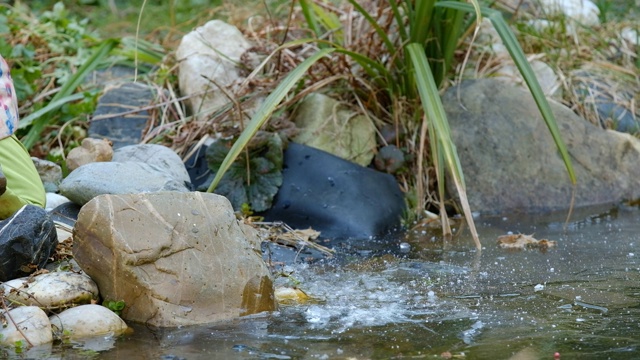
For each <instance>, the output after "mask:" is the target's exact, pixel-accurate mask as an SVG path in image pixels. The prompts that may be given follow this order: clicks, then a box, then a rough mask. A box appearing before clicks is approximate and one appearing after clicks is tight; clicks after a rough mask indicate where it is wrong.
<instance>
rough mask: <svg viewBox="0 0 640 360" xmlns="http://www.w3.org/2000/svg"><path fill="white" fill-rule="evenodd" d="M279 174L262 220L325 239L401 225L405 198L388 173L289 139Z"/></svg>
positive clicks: (364, 234) (366, 235)
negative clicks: (277, 185) (278, 183)
mask: <svg viewBox="0 0 640 360" xmlns="http://www.w3.org/2000/svg"><path fill="white" fill-rule="evenodd" d="M283 175H284V179H283V183H282V186H281V187H280V190H279V192H278V194H277V195H276V197H275V199H274V204H273V206H272V208H271V209H269V210H267V211H266V212H264V213H263V214H262V215H263V216H264V217H265V220H266V221H283V222H285V223H286V224H288V225H289V226H291V227H293V228H298V229H305V228H308V227H312V228H313V229H315V230H318V231H320V232H321V237H323V238H328V239H347V238H358V239H365V238H370V237H381V236H384V235H387V234H389V233H391V232H393V231H395V230H399V228H400V226H401V224H400V220H401V217H402V214H403V212H404V210H405V203H404V198H403V194H402V192H401V191H400V187H399V186H398V184H397V182H396V180H395V178H394V177H393V176H391V175H389V174H384V173H381V172H378V171H375V170H373V169H369V168H365V167H362V166H360V165H357V164H354V163H352V162H349V161H346V160H343V159H341V158H339V157H336V156H334V155H331V154H329V153H326V152H324V151H321V150H317V149H314V148H311V147H308V146H304V145H300V144H296V143H290V144H289V147H288V148H287V150H286V151H285V153H284V170H283Z"/></svg>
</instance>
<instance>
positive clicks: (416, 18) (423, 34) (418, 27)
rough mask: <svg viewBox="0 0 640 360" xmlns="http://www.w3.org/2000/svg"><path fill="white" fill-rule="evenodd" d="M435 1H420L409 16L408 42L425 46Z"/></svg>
mask: <svg viewBox="0 0 640 360" xmlns="http://www.w3.org/2000/svg"><path fill="white" fill-rule="evenodd" d="M436 2H437V1H436V0H420V1H417V2H416V5H415V9H414V11H412V12H411V13H410V14H409V19H410V20H409V31H410V34H409V42H411V43H418V44H425V43H426V42H427V38H428V37H429V35H430V31H429V30H430V28H431V15H432V14H433V8H434V5H435V3H436Z"/></svg>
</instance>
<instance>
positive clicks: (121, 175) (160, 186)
mask: <svg viewBox="0 0 640 360" xmlns="http://www.w3.org/2000/svg"><path fill="white" fill-rule="evenodd" d="M158 191H183V192H186V191H189V189H188V188H187V186H186V185H185V183H184V181H183V180H182V179H176V178H174V177H173V176H172V175H171V174H169V173H168V172H167V171H166V169H164V168H160V167H158V166H156V165H153V164H147V163H142V162H133V161H128V162H105V163H91V164H87V165H85V166H81V167H79V168H77V169H76V170H74V171H72V172H71V173H70V174H69V175H68V176H67V177H66V178H65V179H64V180H63V181H62V183H60V193H62V195H64V196H66V197H67V198H69V200H71V201H73V202H74V203H76V204H80V205H84V204H85V203H87V202H88V201H89V200H91V199H93V198H94V197H96V196H98V195H102V194H137V193H145V192H158Z"/></svg>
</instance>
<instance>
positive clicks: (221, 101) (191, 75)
mask: <svg viewBox="0 0 640 360" xmlns="http://www.w3.org/2000/svg"><path fill="white" fill-rule="evenodd" d="M250 47H251V44H250V43H249V42H248V41H247V40H246V39H245V38H244V36H243V35H242V33H241V32H240V31H239V30H238V29H237V28H236V27H235V26H233V25H229V24H227V23H225V22H223V21H220V20H213V21H209V22H208V23H206V24H205V25H204V26H201V27H198V28H197V29H195V30H194V31H192V32H190V33H189V34H187V35H185V36H184V37H183V38H182V41H181V42H180V46H178V50H177V51H176V58H177V60H178V62H179V66H180V68H179V70H180V75H179V82H180V92H181V93H182V95H183V96H186V97H187V104H188V105H189V107H190V108H191V111H192V112H193V113H195V114H196V117H197V118H198V119H206V118H208V117H209V116H210V115H211V114H212V113H213V112H215V111H216V110H218V109H219V108H220V107H222V106H224V105H226V104H227V103H229V99H228V98H227V96H226V95H225V94H224V93H223V92H222V91H221V90H220V89H219V88H218V87H219V86H220V87H223V88H226V87H228V86H231V85H232V84H233V83H234V82H236V81H237V80H238V79H239V78H240V77H241V76H240V70H239V69H238V67H237V66H236V64H237V63H239V62H240V57H241V56H242V54H243V53H244V52H245V51H247V50H248V49H249V48H250ZM214 82H215V83H214Z"/></svg>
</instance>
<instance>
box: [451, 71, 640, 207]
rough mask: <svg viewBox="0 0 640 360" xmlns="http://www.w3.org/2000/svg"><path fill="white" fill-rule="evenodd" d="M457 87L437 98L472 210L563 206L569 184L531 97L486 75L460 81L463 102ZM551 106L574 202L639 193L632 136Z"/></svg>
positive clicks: (638, 153) (639, 149) (638, 152)
mask: <svg viewBox="0 0 640 360" xmlns="http://www.w3.org/2000/svg"><path fill="white" fill-rule="evenodd" d="M457 92H458V89H457V88H451V89H450V90H449V91H447V93H446V94H445V95H444V96H443V102H444V107H445V109H447V115H448V118H449V124H450V126H451V133H452V137H453V140H454V142H455V144H456V146H457V150H458V155H459V157H460V162H461V164H462V169H463V171H464V176H465V179H466V185H467V195H468V197H469V203H470V205H471V209H472V211H479V212H485V213H508V212H534V211H547V210H554V209H556V210H562V209H567V208H568V207H569V204H570V203H571V191H572V185H571V182H570V180H569V176H568V174H567V172H566V168H565V165H564V163H563V162H562V159H561V157H560V155H559V154H558V152H557V150H556V146H555V143H554V142H553V140H552V138H551V135H550V134H549V131H548V130H547V127H546V125H545V123H544V121H543V120H542V117H541V115H540V113H539V111H538V109H537V107H536V105H535V103H534V101H533V98H532V97H531V95H530V94H529V93H528V92H526V91H523V90H520V89H516V88H513V87H509V86H505V85H504V84H503V83H501V82H499V81H495V80H490V79H484V80H478V81H467V82H464V83H463V84H462V87H461V88H460V92H459V94H460V101H461V102H462V104H460V103H459V101H458V95H457ZM461 105H464V107H465V108H466V109H467V110H465V109H463V108H462V106H461ZM551 108H552V111H553V113H554V115H555V117H556V120H557V122H558V127H559V129H560V132H561V135H562V137H563V138H564V141H565V143H566V145H567V148H568V150H569V153H570V154H571V159H572V161H573V166H574V168H575V171H576V176H577V179H578V184H577V187H576V189H575V190H576V193H575V205H576V206H586V205H597V204H610V203H615V202H618V201H621V200H623V199H636V198H638V197H640V168H639V167H638V166H637V164H638V163H639V162H640V143H639V141H638V139H636V138H634V137H632V136H630V135H628V134H623V133H619V132H616V131H607V130H602V129H600V128H598V127H596V126H593V125H591V124H590V123H588V122H587V121H585V120H584V119H582V118H580V117H579V116H577V115H575V114H574V113H573V112H572V111H571V110H569V109H568V108H566V107H564V106H562V105H560V104H557V103H554V102H551ZM448 185H449V186H450V188H449V192H450V193H451V194H455V189H454V188H453V187H452V186H451V185H452V183H451V182H448Z"/></svg>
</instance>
